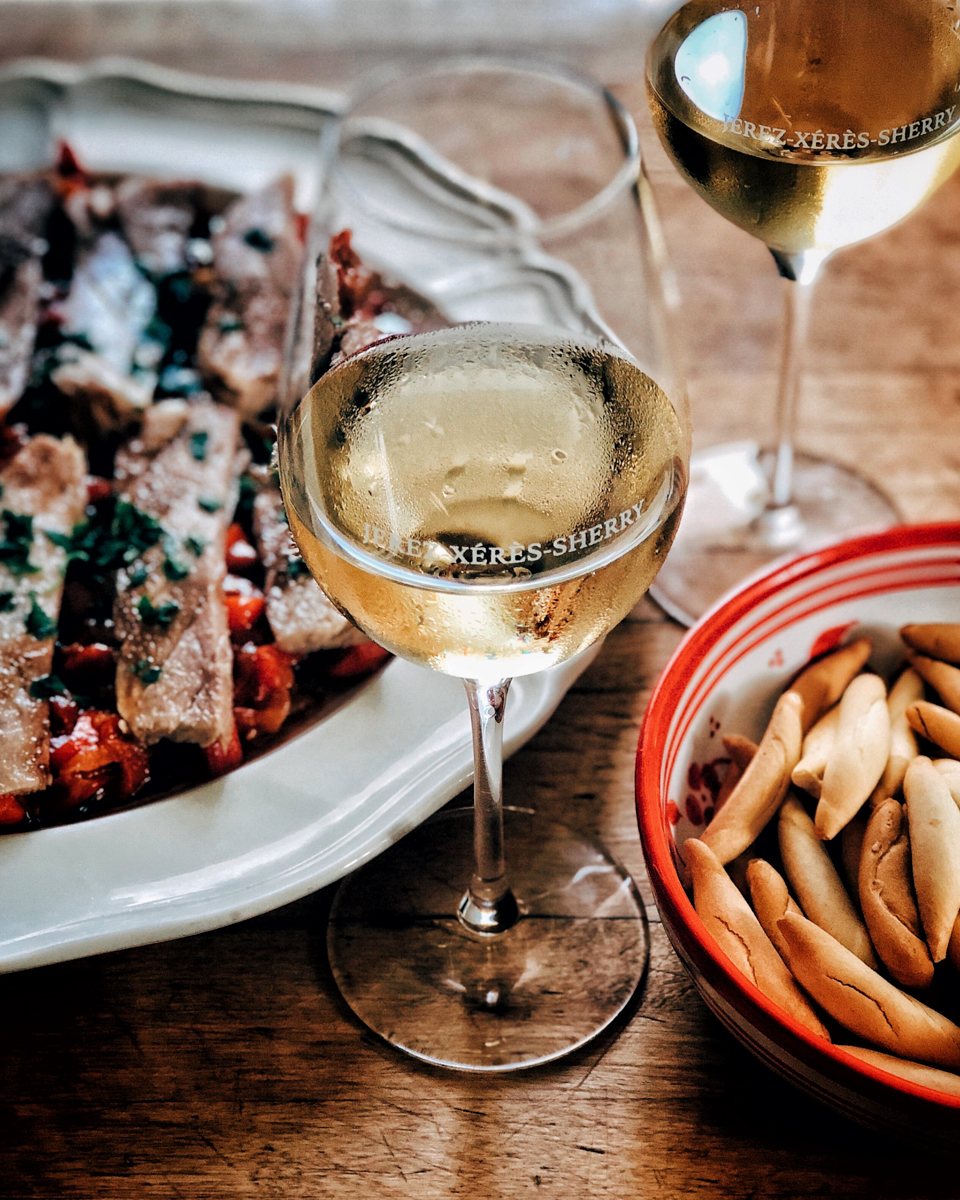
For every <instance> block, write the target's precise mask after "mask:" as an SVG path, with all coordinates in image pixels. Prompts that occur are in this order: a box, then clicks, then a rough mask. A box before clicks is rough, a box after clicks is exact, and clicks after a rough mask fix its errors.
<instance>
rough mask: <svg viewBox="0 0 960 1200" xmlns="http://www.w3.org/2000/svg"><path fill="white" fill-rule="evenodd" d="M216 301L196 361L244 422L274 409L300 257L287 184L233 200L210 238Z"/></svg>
mask: <svg viewBox="0 0 960 1200" xmlns="http://www.w3.org/2000/svg"><path fill="white" fill-rule="evenodd" d="M211 241H212V244H213V266H214V271H215V272H216V275H217V276H218V285H217V296H216V299H215V300H214V303H213V304H212V305H211V308H210V311H209V313H208V315H207V320H206V324H205V325H204V328H203V332H202V333H201V335H200V343H199V347H198V351H197V358H198V361H199V364H200V369H201V372H202V374H203V376H204V380H205V382H206V383H207V386H208V387H209V388H210V390H211V391H212V392H213V394H214V395H215V396H216V397H217V399H219V400H222V401H223V402H224V403H226V404H232V405H234V406H235V407H236V408H238V409H239V410H240V411H241V412H242V413H243V415H244V416H255V415H256V414H257V413H260V412H262V411H263V410H264V409H265V408H268V407H269V406H270V405H271V404H273V403H274V401H275V399H276V394H277V382H278V380H279V377H280V366H281V362H282V359H283V348H284V341H285V339H286V332H287V321H288V318H289V314H290V302H291V298H292V295H293V290H294V288H295V287H296V285H297V283H298V273H299V268H300V261H301V255H302V246H301V243H300V238H299V233H298V226H297V221H296V215H295V213H294V211H293V183H292V181H291V180H290V179H289V178H284V179H281V180H279V181H278V182H277V183H275V184H272V185H271V186H270V187H268V188H265V189H264V190H263V191H261V192H256V193H254V194H253V195H250V196H245V197H243V198H242V199H240V200H237V201H235V202H234V203H233V204H232V205H231V206H230V207H229V208H228V209H227V211H226V213H225V215H224V217H223V219H222V228H221V229H220V230H219V232H215V233H214V234H213V236H212V239H211Z"/></svg>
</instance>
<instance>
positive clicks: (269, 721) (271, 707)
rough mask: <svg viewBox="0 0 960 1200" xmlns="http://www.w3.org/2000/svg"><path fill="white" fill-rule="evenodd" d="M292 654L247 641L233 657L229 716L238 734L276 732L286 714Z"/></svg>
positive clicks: (250, 736)
mask: <svg viewBox="0 0 960 1200" xmlns="http://www.w3.org/2000/svg"><path fill="white" fill-rule="evenodd" d="M293 663H294V659H293V657H292V655H289V654H286V653H284V651H283V650H281V649H279V647H277V646H273V645H269V646H257V645H254V643H253V642H247V643H246V645H244V646H241V647H240V648H239V649H238V650H237V651H236V652H235V654H234V658H233V698H234V710H233V715H234V717H235V718H236V722H237V727H238V729H239V731H240V734H241V736H242V737H244V738H246V739H247V740H251V739H253V738H255V737H256V736H257V735H258V734H261V733H276V732H277V730H278V729H279V728H280V726H281V725H282V724H283V722H284V721H285V720H286V719H287V716H288V715H289V713H290V689H291V688H292V687H293Z"/></svg>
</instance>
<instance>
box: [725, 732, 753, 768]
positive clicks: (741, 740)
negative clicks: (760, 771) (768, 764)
mask: <svg viewBox="0 0 960 1200" xmlns="http://www.w3.org/2000/svg"><path fill="white" fill-rule="evenodd" d="M723 748H724V750H726V752H727V753H728V754H729V755H730V757H731V758H732V759H733V761H734V763H735V764H736V766H738V767H739V768H740V770H741V771H745V770H746V769H747V767H749V766H750V762H751V760H752V759H753V756H754V755H755V754H756V752H757V743H756V742H754V741H751V740H750V738H748V737H744V736H743V735H742V734H739V733H728V734H724V737H723Z"/></svg>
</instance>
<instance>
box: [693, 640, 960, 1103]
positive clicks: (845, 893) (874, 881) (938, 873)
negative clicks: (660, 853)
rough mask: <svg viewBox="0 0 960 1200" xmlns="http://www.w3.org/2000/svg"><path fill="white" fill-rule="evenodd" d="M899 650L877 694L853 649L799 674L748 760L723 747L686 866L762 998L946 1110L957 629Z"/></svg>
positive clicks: (745, 753)
mask: <svg viewBox="0 0 960 1200" xmlns="http://www.w3.org/2000/svg"><path fill="white" fill-rule="evenodd" d="M900 634H901V638H902V639H903V641H904V643H905V645H906V648H907V654H906V657H907V666H906V668H905V669H904V670H903V672H902V673H901V674H900V676H899V678H897V679H896V681H895V682H894V684H893V686H892V688H891V689H890V692H889V695H888V694H887V688H886V686H885V684H884V681H883V680H882V679H881V678H880V676H879V675H876V674H874V673H872V672H870V671H869V670H864V669H863V668H864V667H865V664H866V663H867V660H868V658H869V657H870V654H871V650H872V646H871V643H870V642H869V640H867V639H866V638H861V639H860V640H858V641H855V642H851V643H850V644H849V645H847V646H844V647H842V648H841V649H839V650H836V651H834V652H833V653H832V654H829V655H828V656H826V657H825V658H821V659H819V660H817V661H816V662H814V663H813V664H811V665H810V666H808V667H807V668H806V669H805V670H804V671H802V672H801V673H800V675H799V676H798V677H797V678H796V679H795V680H794V682H793V683H792V684H791V685H790V686H789V687H788V688H787V690H786V691H785V692H784V693H783V694H782V695H781V697H780V698H779V700H778V701H777V704H776V707H775V708H774V710H773V715H772V717H771V718H770V723H769V725H768V726H767V729H766V732H765V733H764V735H763V737H762V738H761V740H760V744H759V745H758V746H755V745H754V744H753V743H752V742H750V741H748V739H746V738H742V737H728V738H724V744H725V746H726V748H727V752H728V754H729V755H730V757H731V766H730V768H729V769H728V775H727V778H726V779H725V780H724V784H723V788H722V790H721V795H720V797H719V798H718V807H717V811H716V815H715V816H714V817H713V819H712V820H711V821H710V824H709V825H708V826H707V828H706V830H705V831H704V833H703V835H702V837H701V838H700V839H699V840H698V839H691V840H689V841H687V842H686V843H685V845H684V847H683V855H684V858H685V861H686V864H687V866H688V868H689V871H690V875H691V878H692V883H693V896H694V906H695V908H696V910H697V913H698V914H699V916H700V918H701V919H702V920H703V922H704V924H705V925H706V927H707V929H708V930H709V932H710V933H711V934H712V935H713V937H714V938H715V939H716V941H717V942H718V943H719V945H720V947H721V948H722V949H723V951H724V953H725V954H726V955H727V957H728V958H729V959H730V960H731V961H732V962H733V963H734V965H735V966H736V967H737V968H738V969H739V970H740V971H742V973H743V974H744V975H745V976H746V977H747V978H748V979H749V980H750V981H751V982H752V983H753V984H755V985H756V987H757V988H759V990H760V991H761V992H763V993H764V995H766V996H767V997H769V998H770V999H771V1000H773V1001H774V1002H775V1003H776V1004H779V1005H780V1006H781V1007H782V1008H784V1009H785V1010H786V1011H787V1012H788V1013H790V1015H791V1016H793V1017H794V1018H796V1020H798V1021H800V1022H801V1023H802V1024H803V1025H804V1026H806V1028H807V1029H809V1030H810V1031H812V1032H813V1033H815V1034H817V1035H818V1036H820V1037H824V1038H827V1039H830V1030H829V1029H828V1027H827V1024H829V1025H830V1027H831V1028H832V1029H833V1030H834V1031H835V1033H836V1031H837V1030H838V1029H839V1031H841V1033H843V1031H846V1036H842V1037H841V1038H840V1040H842V1041H844V1042H847V1041H849V1040H850V1037H849V1035H850V1034H852V1035H854V1037H855V1038H856V1039H859V1040H860V1041H862V1042H864V1043H866V1045H863V1046H860V1045H845V1046H844V1047H843V1048H844V1049H845V1050H848V1051H849V1052H850V1053H851V1054H854V1055H856V1056H857V1057H858V1058H860V1059H862V1060H864V1061H867V1062H869V1063H872V1064H873V1065H875V1066H877V1067H879V1068H881V1069H882V1070H885V1071H889V1072H890V1073H892V1074H894V1075H899V1076H901V1077H903V1078H906V1079H910V1080H913V1081H914V1082H916V1083H920V1084H923V1085H925V1086H927V1087H931V1088H935V1089H937V1090H939V1091H942V1092H949V1093H951V1094H953V1095H957V1096H960V1026H958V1025H957V1024H955V1023H954V1022H953V1021H952V1020H949V1019H948V1017H947V1016H945V1015H944V1013H943V1012H942V1011H938V1010H939V1009H944V1008H947V1009H950V1008H952V1007H955V1006H956V1005H957V999H958V997H957V991H958V983H957V976H956V975H954V976H952V978H948V979H946V980H945V979H944V977H943V975H942V973H941V972H937V973H936V975H937V979H936V981H935V971H934V966H935V964H936V963H939V962H941V961H944V960H947V962H948V964H949V965H948V966H947V967H946V968H945V969H946V971H947V974H948V975H949V974H950V971H951V966H952V968H953V969H954V970H956V971H960V917H958V913H960V761H957V760H958V759H960V665H958V664H960V624H957V625H907V626H905V627H904V628H903V629H902V630H901V631H900ZM928 692H930V693H931V694H933V693H935V694H936V697H937V698H938V699H939V701H940V702H941V703H932V702H931V701H930V700H928V699H926V698H925V696H926V694H927V693H928ZM923 750H927V751H928V752H929V756H928V754H926V753H923V752H922V751H923ZM944 754H946V755H950V756H952V757H941V755H944ZM774 817H776V837H774V836H773V818H774ZM768 825H769V826H770V828H768ZM758 839H759V841H758ZM771 860H772V861H771ZM774 863H777V864H778V865H779V867H780V868H781V870H782V874H781V870H778V869H777V866H775V865H774ZM748 900H749V903H748ZM918 994H919V995H922V996H924V1000H921V999H919V998H918ZM951 994H952V995H951ZM931 997H936V998H937V999H936V1001H935V1003H936V1007H934V1006H933V1004H931V1003H925V1002H924V1001H925V1000H926V1001H929V1000H930V999H931ZM825 1022H827V1023H825Z"/></svg>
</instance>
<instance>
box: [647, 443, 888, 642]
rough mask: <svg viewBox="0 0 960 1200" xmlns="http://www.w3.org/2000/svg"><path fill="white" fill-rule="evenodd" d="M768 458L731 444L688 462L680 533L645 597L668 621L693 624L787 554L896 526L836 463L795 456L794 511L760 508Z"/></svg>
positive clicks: (874, 495)
mask: <svg viewBox="0 0 960 1200" xmlns="http://www.w3.org/2000/svg"><path fill="white" fill-rule="evenodd" d="M773 457H774V456H773V454H772V453H758V448H757V445H756V443H755V442H731V443H729V444H727V445H722V446H713V447H711V448H710V449H708V450H701V451H699V452H698V453H697V454H694V455H692V456H691V458H690V484H689V487H688V488H687V502H686V506H685V507H684V510H683V517H682V518H681V520H680V527H679V529H678V530H677V536H676V538H675V539H674V543H673V546H672V547H671V549H670V553H669V554H668V555H667V558H666V561H665V562H664V564H663V566H662V567H661V568H660V573H659V574H658V576H657V578H656V581H655V582H654V584H653V585H652V586H651V588H650V595H651V596H652V597H653V599H654V600H656V602H657V603H658V604H659V605H660V607H661V608H663V609H664V610H665V611H666V612H667V613H668V614H669V615H670V616H671V617H673V618H674V620H677V621H680V622H681V623H682V624H684V625H692V624H693V623H694V621H695V620H697V618H698V617H700V616H702V615H703V613H705V612H706V611H707V609H708V608H710V607H711V606H712V605H713V604H714V603H715V602H716V601H717V600H719V599H720V597H721V596H723V595H724V594H725V593H726V592H728V591H730V589H731V588H734V587H736V586H737V585H738V584H740V583H742V582H743V580H744V579H746V578H747V576H748V575H752V574H753V573H754V572H755V571H759V570H762V569H763V568H764V567H767V566H769V565H770V564H771V563H773V562H774V561H775V560H777V559H779V558H782V557H783V556H785V555H792V554H804V553H806V552H808V551H810V550H817V549H819V548H820V547H822V546H825V545H827V544H829V543H830V542H835V541H838V540H840V539H841V538H845V537H851V536H853V535H854V534H858V533H869V532H876V531H877V530H879V529H886V528H888V527H889V526H890V525H896V524H898V523H899V521H900V515H899V513H898V512H897V510H896V508H895V507H894V505H893V502H892V501H891V500H890V499H888V497H887V496H885V495H884V493H883V492H881V491H880V489H879V488H877V487H876V486H875V485H874V484H873V483H871V482H870V480H869V479H866V478H865V477H864V476H863V475H859V474H857V472H856V471H852V470H850V469H849V468H848V467H844V466H841V465H840V464H839V463H835V462H829V461H828V460H826V459H822V458H814V457H813V456H812V455H809V454H800V453H797V454H796V455H795V457H794V459H793V488H792V491H793V503H792V504H789V505H785V506H784V507H782V508H779V509H777V508H771V509H764V505H765V503H766V500H767V496H768V494H769V484H768V479H769V477H770V475H771V474H772V470H773Z"/></svg>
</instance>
